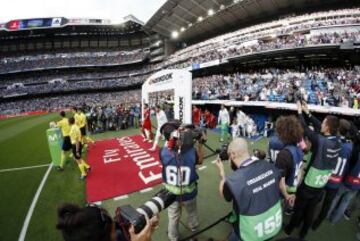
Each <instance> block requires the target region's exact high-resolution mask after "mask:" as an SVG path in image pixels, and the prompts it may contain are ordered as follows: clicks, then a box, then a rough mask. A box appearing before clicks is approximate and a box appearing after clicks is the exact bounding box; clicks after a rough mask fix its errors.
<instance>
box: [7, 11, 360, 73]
mask: <svg viewBox="0 0 360 241" xmlns="http://www.w3.org/2000/svg"><path fill="white" fill-rule="evenodd" d="M359 16H360V9H359V8H353V9H342V10H336V11H326V12H316V13H312V14H304V15H300V16H289V17H287V18H283V19H280V20H277V21H272V22H267V23H263V24H258V25H254V26H251V27H247V28H242V29H239V30H237V31H234V32H231V33H228V34H223V35H220V36H218V37H215V38H211V39H209V40H206V41H203V42H200V43H198V44H194V45H192V46H189V47H186V48H184V49H182V50H179V51H177V52H175V53H174V54H172V55H170V56H169V57H168V58H167V59H166V60H165V61H164V62H162V63H158V64H149V65H146V67H145V68H144V69H143V70H141V71H140V72H142V73H147V72H149V71H153V70H156V69H159V68H168V67H173V68H185V67H188V66H191V65H192V64H194V63H195V64H199V63H203V62H208V61H212V60H216V59H223V58H228V57H233V56H235V55H244V54H252V53H257V52H261V51H267V50H272V49H282V48H294V47H304V46H309V45H320V44H340V43H344V42H360V34H359V29H358V28H357V27H356V26H357V25H358V24H359V23H360V18H359ZM338 26H341V27H343V29H342V30H339V29H338V28H336V30H334V29H331V27H338ZM320 28H322V31H320V32H318V33H313V32H311V30H318V29H320ZM335 31H336V32H335ZM147 54H148V51H146V50H141V49H140V50H134V51H112V52H77V53H57V54H43V55H37V56H22V57H9V58H4V59H2V60H1V62H0V73H7V72H14V71H23V70H30V69H41V68H49V67H64V66H85V65H112V64H119V63H122V62H132V61H139V60H142V59H144V58H145V57H146V56H147Z"/></svg>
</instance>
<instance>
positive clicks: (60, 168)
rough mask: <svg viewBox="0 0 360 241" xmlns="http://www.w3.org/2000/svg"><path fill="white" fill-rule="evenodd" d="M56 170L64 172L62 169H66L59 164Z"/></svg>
mask: <svg viewBox="0 0 360 241" xmlns="http://www.w3.org/2000/svg"><path fill="white" fill-rule="evenodd" d="M56 171H58V172H62V171H64V168H62V167H61V166H57V167H56Z"/></svg>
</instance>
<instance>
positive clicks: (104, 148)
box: [86, 135, 162, 202]
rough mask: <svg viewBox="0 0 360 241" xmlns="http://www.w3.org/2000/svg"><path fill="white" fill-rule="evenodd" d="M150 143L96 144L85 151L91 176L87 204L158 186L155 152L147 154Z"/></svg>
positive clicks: (131, 139) (123, 139)
mask: <svg viewBox="0 0 360 241" xmlns="http://www.w3.org/2000/svg"><path fill="white" fill-rule="evenodd" d="M151 146H152V143H147V142H143V137H142V136H140V135H139V136H124V137H121V138H116V139H110V140H102V141H97V142H96V144H95V145H91V146H90V148H89V151H88V163H89V164H90V165H91V169H92V170H91V173H89V175H88V177H87V180H86V196H87V201H88V202H96V201H101V200H105V199H109V198H113V197H117V196H121V195H125V194H129V193H132V192H137V191H140V190H143V189H145V188H149V187H152V186H154V185H157V184H160V183H161V182H162V165H161V163H160V161H159V152H158V151H156V152H150V151H148V150H149V148H150V147H151Z"/></svg>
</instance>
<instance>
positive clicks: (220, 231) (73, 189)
mask: <svg viewBox="0 0 360 241" xmlns="http://www.w3.org/2000/svg"><path fill="white" fill-rule="evenodd" d="M55 119H58V117H57V115H56V114H49V115H44V116H33V117H20V118H12V119H7V120H2V121H0V169H5V168H14V167H22V166H32V165H40V164H46V163H49V160H50V156H49V152H48V148H47V142H46V138H45V130H46V129H47V128H48V123H49V122H50V121H52V120H55ZM137 134H139V130H135V129H128V130H125V131H120V132H107V133H102V134H97V135H95V136H94V138H95V139H104V138H112V137H114V136H124V135H137ZM208 144H209V146H211V147H213V148H216V147H219V146H220V143H219V142H218V134H216V133H212V132H209V141H208ZM266 145H267V140H266V139H262V140H260V141H257V142H253V143H249V149H254V148H259V149H263V150H266ZM207 153H209V152H207ZM211 160H213V158H209V159H207V160H205V162H204V166H206V168H205V169H203V170H201V171H199V172H198V173H199V176H200V180H199V196H198V209H199V219H200V228H202V227H205V226H207V225H209V224H210V223H212V222H214V221H215V220H217V219H218V218H219V217H220V216H223V215H225V214H226V213H228V212H229V211H230V209H231V205H230V204H229V203H225V202H224V201H223V200H221V198H220V197H219V195H218V181H219V179H218V174H217V170H216V167H215V165H214V164H212V163H211ZM45 171H46V167H43V168H37V169H28V170H22V171H14V172H7V173H0V193H1V194H0V195H1V196H0V212H1V214H2V215H1V216H0V227H1V229H0V240H1V241H12V240H16V239H17V238H18V236H19V233H20V230H21V227H22V225H23V222H24V219H25V216H26V213H27V211H28V208H29V206H30V204H31V201H32V199H33V196H34V194H35V192H36V190H37V188H38V185H39V184H40V181H41V179H42V177H43V175H44V173H45ZM226 172H227V173H228V174H229V173H230V168H229V165H226ZM78 177H79V171H78V169H77V166H76V165H75V164H74V162H73V161H70V162H69V163H67V165H66V167H65V171H64V172H60V173H59V172H56V171H55V170H52V171H51V173H50V176H49V178H48V180H47V182H46V185H45V187H44V189H43V191H42V193H41V195H40V198H39V201H38V203H37V205H36V208H35V211H34V214H33V217H32V219H31V222H30V226H29V229H28V233H27V236H26V240H31V241H41V240H54V241H57V240H59V241H60V240H62V237H61V235H60V233H59V232H58V231H57V230H56V229H55V224H56V208H57V206H58V205H59V204H60V203H63V202H72V203H78V204H80V205H84V204H85V183H84V182H82V181H80V180H79V179H78ZM160 188H161V185H159V186H157V187H155V188H154V190H152V191H150V192H147V193H134V194H130V195H129V198H128V199H125V200H119V201H114V200H112V199H110V200H107V201H104V202H103V203H102V206H103V207H105V208H106V209H108V211H109V212H110V213H111V214H112V215H114V213H115V209H116V207H118V206H119V205H124V204H131V205H133V206H134V207H137V206H139V205H141V204H143V203H144V202H145V201H146V200H148V199H150V198H151V197H152V196H153V195H154V194H155V193H156V191H158V190H159V189H160ZM185 214H186V213H184V217H183V218H182V223H186V215H185ZM285 219H286V218H285ZM166 229H167V212H166V211H164V212H162V213H161V221H160V227H159V229H158V230H157V231H156V232H155V233H154V236H153V237H154V238H153V240H154V241H162V240H164V241H165V240H167V238H166ZM230 231H231V227H230V225H228V224H226V223H224V222H223V223H220V224H219V225H217V226H216V227H214V228H212V229H210V230H208V231H207V232H205V233H203V234H201V235H200V236H199V237H198V240H199V241H202V240H207V239H208V238H209V237H212V238H215V239H219V240H225V239H226V237H227V235H228V233H229V232H230ZM356 231H357V227H356V224H355V220H354V219H353V220H352V221H350V222H348V221H342V222H340V223H339V224H338V225H336V227H335V228H334V226H331V225H330V224H329V223H328V222H325V223H324V224H323V226H322V227H321V228H320V229H319V230H318V231H317V232H310V233H309V236H308V239H307V240H310V241H317V240H329V241H335V240H336V241H337V240H344V241H351V240H356V239H355V233H356ZM180 233H181V235H182V237H185V236H187V235H188V234H189V231H188V230H187V229H186V228H185V226H184V225H180ZM281 237H284V235H283V234H280V235H279V236H278V238H281Z"/></svg>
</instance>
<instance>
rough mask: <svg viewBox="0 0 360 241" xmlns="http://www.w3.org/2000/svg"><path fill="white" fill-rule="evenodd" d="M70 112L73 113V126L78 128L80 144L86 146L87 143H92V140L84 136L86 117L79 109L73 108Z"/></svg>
mask: <svg viewBox="0 0 360 241" xmlns="http://www.w3.org/2000/svg"><path fill="white" fill-rule="evenodd" d="M72 110H73V113H74V118H75V124H76V125H77V126H78V127H79V128H80V132H81V142H82V143H83V144H87V143H89V142H91V143H94V140H93V139H91V138H90V137H88V136H87V135H86V124H87V121H86V115H85V114H84V112H82V111H81V109H80V108H77V107H73V108H72Z"/></svg>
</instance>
